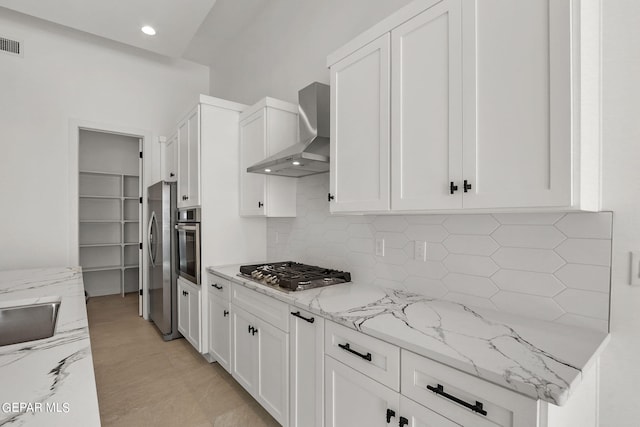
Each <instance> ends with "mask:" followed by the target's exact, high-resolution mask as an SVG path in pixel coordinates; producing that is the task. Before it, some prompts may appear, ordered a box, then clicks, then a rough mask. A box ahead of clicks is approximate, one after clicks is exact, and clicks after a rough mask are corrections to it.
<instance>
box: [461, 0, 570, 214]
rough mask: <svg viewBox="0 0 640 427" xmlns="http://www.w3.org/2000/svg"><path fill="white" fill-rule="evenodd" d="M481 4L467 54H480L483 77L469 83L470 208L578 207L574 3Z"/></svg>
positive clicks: (470, 63) (472, 60)
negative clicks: (573, 95) (574, 142)
mask: <svg viewBox="0 0 640 427" xmlns="http://www.w3.org/2000/svg"><path fill="white" fill-rule="evenodd" d="M474 4H475V7H476V8H477V11H476V13H477V18H476V19H475V23H474V21H471V20H470V21H469V24H471V26H470V28H469V26H467V22H465V31H467V29H469V33H470V34H471V35H473V36H475V37H473V38H472V39H471V40H469V42H468V43H467V40H466V39H465V44H468V45H469V46H470V47H469V48H468V49H467V48H466V47H465V49H466V52H473V49H474V48H475V49H476V51H475V57H474V55H473V53H471V54H468V53H465V60H467V61H466V62H465V70H466V69H467V68H469V69H470V70H471V71H474V68H475V72H472V73H470V78H467V77H465V87H466V89H465V132H466V135H465V137H464V164H463V170H464V179H466V180H468V182H469V184H471V185H472V188H471V189H469V190H468V192H467V193H465V194H464V202H463V203H464V207H465V208H503V207H504V208H510V207H513V208H518V207H545V206H570V205H571V203H572V200H571V186H572V184H571V179H572V167H571V164H572V163H571V154H572V133H571V126H572V120H571V102H572V100H571V87H572V86H571V84H572V82H571V45H570V43H571V39H570V38H571V14H570V5H571V2H570V1H556V0H532V1H506V2H498V1H480V2H475V3H474ZM471 6H472V7H473V5H471ZM465 8H466V5H465ZM465 13H466V12H465ZM474 25H475V31H473V30H472V29H473V26H474ZM474 65H475V67H474ZM475 96H477V99H473V97H475ZM471 107H473V108H474V109H477V110H476V111H473V110H467V108H469V109H470V108H471ZM467 113H468V114H467Z"/></svg>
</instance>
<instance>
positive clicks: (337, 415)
mask: <svg viewBox="0 0 640 427" xmlns="http://www.w3.org/2000/svg"><path fill="white" fill-rule="evenodd" d="M324 368H325V425H326V426H327V427H351V426H367V427H376V426H380V427H386V426H388V425H397V423H398V413H399V409H400V408H399V397H398V396H399V395H398V393H396V392H395V391H393V390H391V389H390V388H387V387H385V386H383V385H382V384H380V383H378V382H377V381H374V380H372V379H371V378H369V377H367V376H366V375H364V374H361V373H360V372H358V371H356V370H355V369H352V368H350V367H348V366H347V365H344V364H342V363H341V362H338V361H337V360H335V359H334V358H332V357H330V356H325V365H324Z"/></svg>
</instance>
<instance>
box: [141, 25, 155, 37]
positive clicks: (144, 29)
mask: <svg viewBox="0 0 640 427" xmlns="http://www.w3.org/2000/svg"><path fill="white" fill-rule="evenodd" d="M140 30H141V31H142V32H143V33H145V34H146V35H148V36H155V35H156V30H155V29H154V28H153V27H151V26H149V25H145V26H144V27H142V28H140Z"/></svg>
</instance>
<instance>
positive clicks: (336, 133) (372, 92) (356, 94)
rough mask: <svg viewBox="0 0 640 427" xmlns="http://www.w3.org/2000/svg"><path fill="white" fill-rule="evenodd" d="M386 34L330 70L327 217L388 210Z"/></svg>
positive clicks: (387, 49)
mask: <svg viewBox="0 0 640 427" xmlns="http://www.w3.org/2000/svg"><path fill="white" fill-rule="evenodd" d="M389 78H390V75H389V34H385V35H384V36H382V37H380V38H378V39H377V40H375V41H373V42H371V43H369V44H368V45H366V46H365V47H363V48H361V49H359V50H358V51H356V52H354V53H353V54H351V55H349V56H348V57H346V58H344V59H343V60H341V61H340V62H338V63H336V64H335V65H333V66H332V67H331V166H330V191H331V195H332V196H333V197H334V199H333V201H332V202H331V203H330V209H331V212H349V211H385V210H388V209H389V120H390V117H389V114H390V104H389Z"/></svg>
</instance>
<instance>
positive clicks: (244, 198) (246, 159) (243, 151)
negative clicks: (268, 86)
mask: <svg viewBox="0 0 640 427" xmlns="http://www.w3.org/2000/svg"><path fill="white" fill-rule="evenodd" d="M265 132H266V129H265V113H264V109H262V110H260V111H258V112H256V113H255V114H254V115H253V116H251V117H249V118H247V119H246V120H244V121H243V122H242V123H240V215H242V216H265V214H266V210H265V207H264V204H265V199H266V197H265V185H266V184H265V183H266V181H265V180H266V176H264V175H261V174H257V173H247V168H248V167H249V166H252V165H253V164H255V163H257V162H259V161H260V160H264V158H265V157H266V154H267V148H266V139H265Z"/></svg>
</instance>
